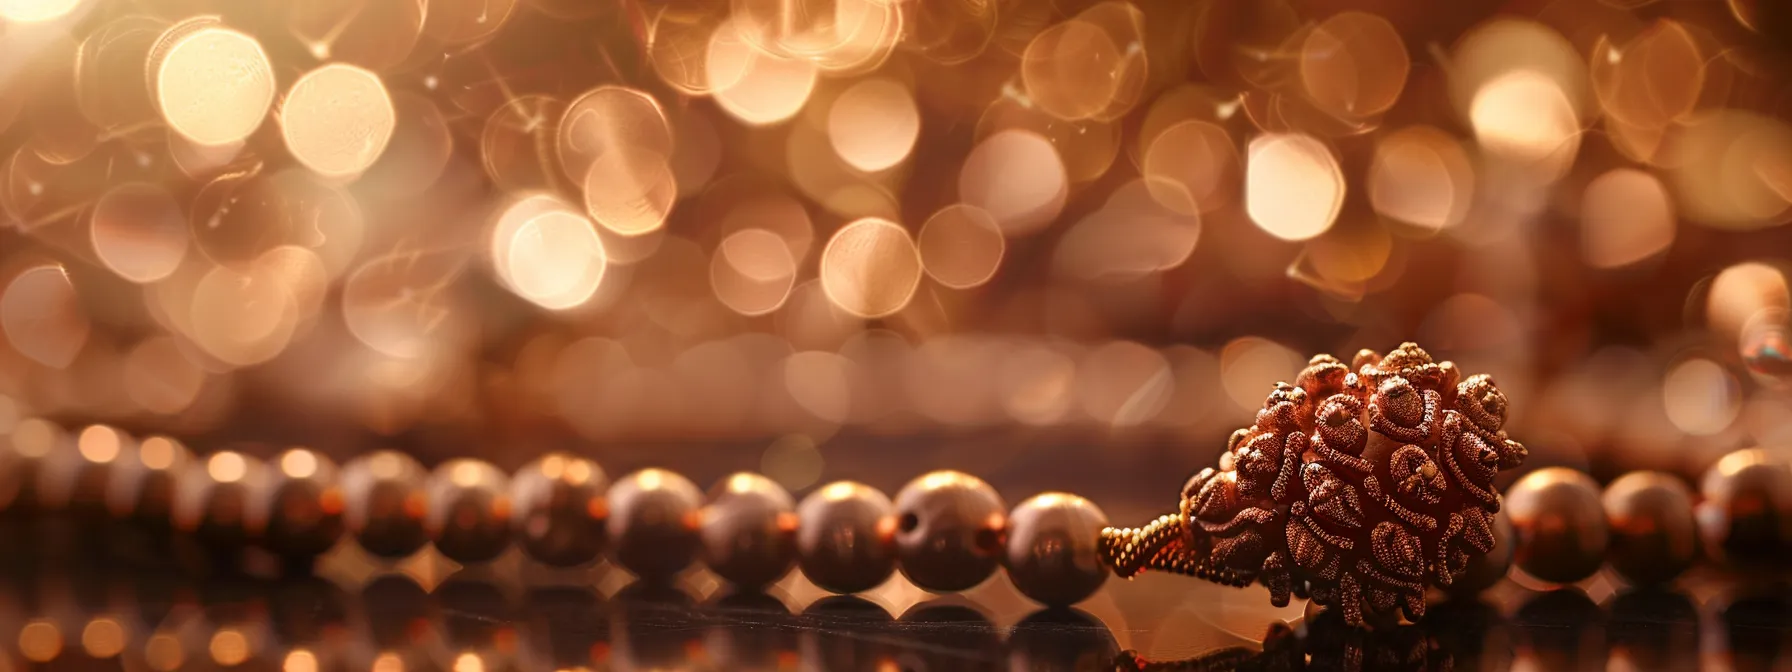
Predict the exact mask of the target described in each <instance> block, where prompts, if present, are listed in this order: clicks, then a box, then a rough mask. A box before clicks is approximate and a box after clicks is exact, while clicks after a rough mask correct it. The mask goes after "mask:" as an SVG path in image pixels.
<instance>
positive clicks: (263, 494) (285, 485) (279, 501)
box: [248, 448, 342, 559]
mask: <svg viewBox="0 0 1792 672" xmlns="http://www.w3.org/2000/svg"><path fill="white" fill-rule="evenodd" d="M270 466H271V468H270V469H268V477H267V478H265V479H262V481H261V482H260V483H259V484H257V486H256V487H255V488H254V489H253V490H251V491H250V493H249V510H248V516H249V519H248V522H249V529H250V530H252V531H254V532H255V533H256V535H257V536H258V537H259V538H260V540H261V543H262V545H263V546H266V547H267V549H268V550H270V551H273V552H274V553H276V554H278V555H281V556H284V557H288V558H298V559H302V558H305V557H309V556H315V555H318V554H321V553H323V552H324V551H327V550H330V547H332V546H335V545H336V540H337V539H340V538H341V537H342V487H341V484H340V482H339V481H338V480H337V479H338V476H339V474H338V473H337V470H336V463H335V462H332V461H330V458H328V457H324V456H323V455H320V454H318V453H317V452H316V451H312V450H308V449H305V448H292V449H288V450H287V451H285V452H282V453H280V454H279V455H278V456H276V457H275V458H274V460H273V461H272V462H271V463H270Z"/></svg>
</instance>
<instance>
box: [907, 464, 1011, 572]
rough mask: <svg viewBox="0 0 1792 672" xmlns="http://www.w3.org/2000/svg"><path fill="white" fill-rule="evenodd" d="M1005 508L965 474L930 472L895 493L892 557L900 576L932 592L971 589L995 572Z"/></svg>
mask: <svg viewBox="0 0 1792 672" xmlns="http://www.w3.org/2000/svg"><path fill="white" fill-rule="evenodd" d="M1006 512H1007V507H1005V506H1003V505H1002V497H1001V496H1000V495H997V494H996V491H995V489H994V488H991V487H989V484H987V483H984V482H983V481H982V480H980V479H978V478H977V477H975V476H972V475H970V474H965V473H960V472H956V471H935V472H932V473H929V474H927V475H925V476H922V477H920V478H917V479H915V480H913V481H910V482H909V484H908V485H905V486H903V487H902V490H901V491H899V492H897V493H896V554H897V558H898V559H899V560H900V561H901V564H900V566H901V568H902V573H903V575H904V576H907V577H908V579H909V580H910V581H913V582H914V584H915V585H916V586H920V587H921V588H922V589H924V590H929V591H934V592H953V591H960V590H965V589H967V588H971V587H973V586H975V585H977V584H979V583H982V582H983V580H984V579H987V578H989V575H990V574H992V573H994V572H995V569H996V564H997V562H998V560H999V559H1000V558H1001V556H1002V534H1003V532H1004V531H1005V530H1006V529H1007V526H1008V517H1007V513H1006Z"/></svg>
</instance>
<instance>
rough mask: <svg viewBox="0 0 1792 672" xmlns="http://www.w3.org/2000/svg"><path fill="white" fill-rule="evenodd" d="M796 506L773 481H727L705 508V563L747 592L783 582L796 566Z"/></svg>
mask: <svg viewBox="0 0 1792 672" xmlns="http://www.w3.org/2000/svg"><path fill="white" fill-rule="evenodd" d="M795 508H796V503H795V502H794V501H792V500H791V498H790V493H788V492H785V490H784V488H783V487H782V486H779V485H778V484H777V483H774V482H772V480H771V479H769V478H766V477H764V476H760V475H758V474H749V473H744V472H743V473H737V474H734V475H732V476H729V477H728V478H726V479H723V480H722V482H721V483H717V484H716V486H715V487H714V488H713V489H711V490H710V494H709V505H707V506H705V507H703V520H702V527H701V535H702V538H703V564H705V565H707V566H709V571H712V572H715V573H716V575H717V576H720V577H722V579H723V580H725V581H727V582H729V583H731V584H734V586H735V587H737V588H744V589H748V590H756V589H759V588H764V587H765V586H767V585H770V584H771V583H772V582H774V581H777V580H778V579H780V578H783V577H784V575H785V574H788V573H790V567H791V565H793V564H795V562H796V527H797V517H796V512H795Z"/></svg>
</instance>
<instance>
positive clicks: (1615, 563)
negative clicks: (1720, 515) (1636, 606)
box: [1601, 471, 1699, 586]
mask: <svg viewBox="0 0 1792 672" xmlns="http://www.w3.org/2000/svg"><path fill="white" fill-rule="evenodd" d="M1601 500H1602V501H1603V502H1604V505H1605V521H1606V526H1607V527H1608V528H1610V529H1611V544H1610V548H1608V549H1607V551H1606V562H1607V563H1609V564H1610V565H1611V567H1612V570H1613V571H1615V572H1617V573H1618V575H1619V576H1621V577H1623V578H1624V580H1625V581H1628V582H1629V583H1630V584H1631V585H1638V586H1646V585H1653V584H1658V583H1662V582H1665V581H1670V580H1673V578H1674V577H1676V576H1679V575H1680V573H1681V572H1684V571H1686V569H1687V568H1688V567H1691V566H1692V563H1693V561H1695V560H1697V559H1698V556H1699V531H1698V524H1697V523H1696V522H1695V521H1694V520H1693V512H1692V506H1693V504H1692V491H1691V490H1690V489H1688V488H1687V487H1686V484H1685V483H1682V482H1680V479H1679V478H1676V477H1674V476H1672V475H1669V474H1664V473H1660V472H1653V471H1637V472H1631V473H1628V474H1625V475H1623V476H1620V477H1618V480H1615V481H1612V482H1611V484H1610V485H1607V486H1606V488H1605V495H1604V496H1603V497H1602V498H1601Z"/></svg>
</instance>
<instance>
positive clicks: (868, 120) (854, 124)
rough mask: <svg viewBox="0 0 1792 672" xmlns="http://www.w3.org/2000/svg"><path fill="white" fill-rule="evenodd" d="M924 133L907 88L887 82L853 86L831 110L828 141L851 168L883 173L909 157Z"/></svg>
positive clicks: (867, 80) (863, 81)
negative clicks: (918, 138) (921, 133)
mask: <svg viewBox="0 0 1792 672" xmlns="http://www.w3.org/2000/svg"><path fill="white" fill-rule="evenodd" d="M920 132H921V116H920V111H919V110H917V109H916V108H915V101H914V98H912V97H911V96H910V95H909V92H908V89H907V88H905V87H903V86H902V85H901V84H899V83H897V82H894V81H891V80H888V79H865V80H860V81H859V82H858V83H856V84H853V85H852V87H851V88H848V89H847V90H846V91H845V92H843V93H841V94H840V97H839V98H836V99H834V105H833V107H832V108H830V109H829V110H828V141H829V142H830V143H832V144H833V146H834V151H835V152H837V153H839V154H840V158H841V159H842V160H844V161H846V163H847V164H848V165H851V166H852V167H854V168H857V169H859V170H862V171H866V172H876V171H879V170H884V169H886V168H889V167H891V166H894V165H896V164H898V163H901V162H902V160H903V159H906V158H908V155H909V152H910V151H912V150H913V149H914V147H915V138H916V137H917V136H918V135H919V134H920Z"/></svg>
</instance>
